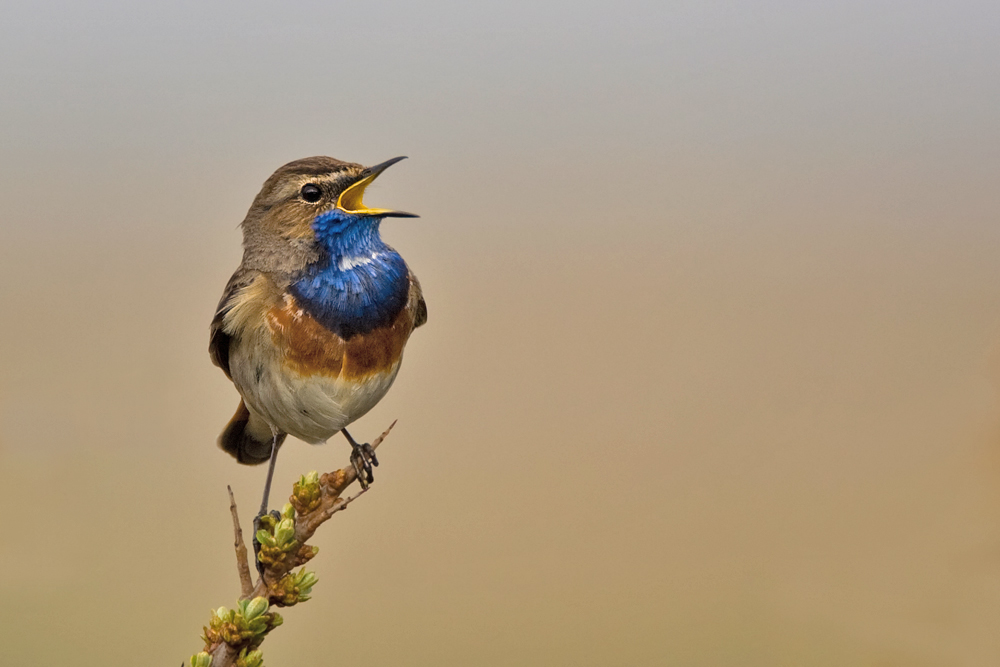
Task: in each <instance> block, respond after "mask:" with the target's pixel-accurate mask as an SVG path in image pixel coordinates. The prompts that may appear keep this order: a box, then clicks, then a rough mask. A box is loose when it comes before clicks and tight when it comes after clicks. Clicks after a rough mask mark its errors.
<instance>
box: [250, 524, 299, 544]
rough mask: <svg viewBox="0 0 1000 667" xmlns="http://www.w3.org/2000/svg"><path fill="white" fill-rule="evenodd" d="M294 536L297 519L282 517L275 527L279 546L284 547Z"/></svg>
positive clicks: (275, 536)
mask: <svg viewBox="0 0 1000 667" xmlns="http://www.w3.org/2000/svg"><path fill="white" fill-rule="evenodd" d="M293 537H295V521H294V520H293V519H282V520H281V521H280V522H279V523H278V526H277V528H275V529H274V541H275V542H276V543H277V544H278V546H280V547H283V546H285V545H286V544H288V543H289V542H291V541H292V538H293ZM258 541H259V538H258ZM268 546H270V545H268Z"/></svg>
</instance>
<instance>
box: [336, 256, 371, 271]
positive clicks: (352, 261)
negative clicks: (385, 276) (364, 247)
mask: <svg viewBox="0 0 1000 667" xmlns="http://www.w3.org/2000/svg"><path fill="white" fill-rule="evenodd" d="M376 258H378V253H373V254H371V255H362V256H360V257H341V258H340V259H339V260H337V268H338V269H340V270H341V271H350V270H351V269H353V268H354V267H356V266H364V265H365V264H371V263H372V262H374V261H375V259H376Z"/></svg>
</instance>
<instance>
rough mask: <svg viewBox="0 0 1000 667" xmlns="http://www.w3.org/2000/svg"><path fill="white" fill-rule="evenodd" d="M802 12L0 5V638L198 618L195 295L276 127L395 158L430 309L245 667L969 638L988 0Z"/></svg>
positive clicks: (210, 497)
mask: <svg viewBox="0 0 1000 667" xmlns="http://www.w3.org/2000/svg"><path fill="white" fill-rule="evenodd" d="M339 4H344V3H339ZM803 4H805V3H790V2H770V3H767V2H755V3H740V4H739V6H734V5H735V3H705V2H697V3H696V2H690V3H675V4H666V3H659V2H657V3H642V2H638V1H631V0H628V1H625V2H616V3H599V2H593V3H578V2H572V3H571V2H568V1H566V2H562V1H557V2H505V3H457V2H443V1H441V2H435V3H410V4H406V5H388V4H379V3H354V4H352V5H350V6H342V7H337V6H333V5H332V4H330V5H326V4H319V3H312V4H309V3H298V4H297V3H280V4H278V3H263V2H258V3H230V4H227V3H211V4H210V6H209V5H206V4H205V3H170V4H169V5H168V4H167V3H160V4H158V5H157V4H152V3H150V4H148V5H147V6H145V7H144V8H137V7H136V6H134V5H133V4H132V3H114V2H90V3H69V2H63V3H58V2H53V3H41V4H39V3H32V6H31V7H30V8H29V7H28V6H27V5H17V4H10V5H5V7H4V9H2V10H0V128H2V129H0V146H2V148H0V151H2V152H0V155H2V159H0V202H2V204H0V210H2V218H0V304H2V306H3V307H2V316H0V323H2V333H0V506H2V508H3V518H2V521H0V596H2V605H0V664H2V665H19V666H34V665H38V666H41V665H54V664H72V665H76V666H80V667H86V666H95V667H96V666H98V665H101V666H104V665H177V664H179V662H180V661H181V660H182V659H185V658H186V657H187V656H189V655H190V654H191V653H192V652H194V651H195V650H197V649H198V647H199V641H198V638H197V637H198V634H199V632H200V628H201V626H202V625H203V624H204V623H205V622H206V621H207V620H208V618H209V609H211V608H214V607H216V606H218V605H222V604H227V605H232V604H233V603H234V602H235V599H236V596H237V591H238V582H237V579H236V575H235V570H234V566H233V556H232V549H231V544H232V537H231V532H230V526H229V515H228V509H227V499H226V493H225V486H226V484H227V483H228V484H232V485H233V488H234V490H235V492H236V495H237V498H238V500H239V501H240V502H241V503H242V505H241V506H242V510H243V516H244V518H245V519H249V517H250V515H251V513H252V511H253V510H252V508H253V506H254V504H255V502H256V499H257V495H258V493H259V490H260V486H261V484H262V481H263V473H264V471H263V470H262V469H260V468H254V469H248V468H239V467H237V466H236V465H235V464H234V463H233V462H232V461H231V460H230V459H229V458H228V457H226V456H225V455H223V454H222V453H221V452H219V451H218V450H217V449H216V448H215V446H214V441H215V438H216V436H217V434H218V432H219V430H220V428H221V427H222V425H223V424H224V423H225V421H226V420H227V419H228V417H229V416H230V414H231V413H232V411H233V409H234V408H235V405H236V401H237V397H236V393H235V391H234V390H233V389H232V387H231V386H230V385H229V383H228V382H227V381H226V380H225V378H224V376H223V375H222V373H221V372H219V371H218V369H216V368H214V367H212V366H211V364H210V362H209V360H208V356H207V353H206V346H207V328H208V322H209V320H210V319H211V315H212V310H213V308H214V306H215V303H216V300H217V298H218V296H219V294H220V291H221V289H222V286H223V285H224V283H225V281H226V279H227V278H228V276H229V274H230V272H231V271H232V270H233V268H234V267H235V265H236V263H237V262H238V260H239V256H240V251H239V234H238V231H237V229H236V225H237V224H238V223H239V221H240V220H241V219H242V216H243V214H244V213H245V211H246V209H247V207H248V206H249V204H250V201H251V199H252V197H253V196H254V194H255V193H256V191H257V188H258V187H259V186H260V184H261V182H262V181H263V180H264V179H265V178H266V177H267V176H268V175H269V174H270V173H271V171H272V170H273V169H274V168H276V167H277V166H279V165H280V164H282V163H284V162H286V161H288V160H291V159H294V158H298V157H303V156H305V155H311V154H330V155H334V156H336V157H340V158H345V159H351V160H357V161H362V162H367V163H375V162H378V161H381V160H384V159H386V158H389V157H392V156H394V155H398V154H408V155H410V156H411V159H410V160H409V161H407V162H405V163H402V164H400V165H399V166H397V167H394V168H393V169H392V170H391V171H390V172H388V173H387V174H386V175H385V176H384V177H383V179H381V180H380V181H379V183H378V186H377V187H376V188H373V190H372V192H371V193H370V197H369V199H370V201H371V202H372V203H373V204H377V205H388V206H397V207H399V208H404V209H407V210H414V211H417V212H419V213H421V214H422V216H423V217H422V218H421V219H420V220H417V221H388V222H387V223H386V225H385V232H386V235H387V237H388V239H389V240H390V242H391V243H393V244H394V245H395V246H396V247H397V248H398V249H399V250H400V251H401V252H402V254H403V255H404V256H405V257H406V259H407V261H408V262H409V263H410V265H411V266H412V267H413V268H414V270H415V271H416V272H417V273H418V275H419V276H420V278H421V280H422V281H423V284H424V287H425V291H426V294H427V298H428V303H429V308H430V322H429V324H428V326H427V327H426V328H424V329H421V330H420V331H419V332H418V333H417V334H416V335H415V336H414V338H413V339H412V340H411V343H410V345H409V347H408V349H407V353H406V362H405V364H404V366H403V370H402V372H401V374H400V376H399V379H398V380H397V382H396V385H395V387H394V388H393V390H392V391H391V392H390V394H389V395H388V397H387V398H386V399H385V400H384V401H383V402H382V403H381V404H380V405H379V406H378V407H377V408H376V409H375V410H374V411H373V412H372V413H371V414H370V415H368V416H367V417H365V418H364V419H363V420H361V421H360V422H359V423H358V424H357V426H356V433H357V434H359V435H361V436H363V437H365V438H371V437H374V436H375V435H376V434H377V433H378V432H380V431H381V430H382V429H383V428H384V427H385V425H386V424H388V422H390V421H391V420H392V419H395V418H399V425H398V427H397V429H396V431H395V432H394V433H393V435H392V436H391V439H390V440H388V441H387V442H386V444H385V447H384V449H383V450H380V458H382V460H383V465H382V467H380V468H379V470H378V473H379V474H378V478H377V483H376V485H375V487H374V489H373V491H372V493H371V494H369V495H368V496H366V497H365V498H364V499H363V501H361V502H359V503H357V504H356V505H355V506H354V507H352V509H351V510H350V511H348V512H346V513H344V514H341V515H339V516H338V517H337V518H336V520H335V521H333V522H332V523H331V524H329V525H327V526H326V527H325V528H324V529H323V530H322V531H321V533H320V534H319V536H318V538H317V539H316V543H317V544H318V545H319V546H320V547H321V553H320V555H319V557H318V558H317V559H316V560H315V561H314V562H313V565H314V568H315V570H316V571H317V573H318V575H319V578H320V583H319V584H318V585H317V587H316V589H315V597H314V599H313V600H312V601H310V602H309V603H307V604H305V605H303V606H300V607H297V608H293V609H289V610H287V613H286V614H285V618H286V624H285V625H284V626H283V627H282V628H280V630H278V631H276V632H275V633H274V634H273V635H272V636H271V637H270V638H269V639H268V641H267V643H266V644H265V647H264V648H265V659H266V662H267V664H268V665H272V666H273V665H289V664H296V665H303V666H307V665H317V666H318V665H329V664H354V665H566V666H569V665H573V666H580V665H704V666H712V667H714V666H720V665H733V666H739V667H743V666H749V665H760V666H772V665H774V666H779V665H788V666H799V665H831V666H834V665H872V666H880V667H885V666H889V665H892V666H902V665H907V666H910V665H915V666H921V667H924V666H939V665H940V666H953V665H963V666H964V665H984V666H986V665H995V664H997V663H998V661H1000V428H998V425H1000V419H998V417H1000V414H998V404H997V391H998V388H1000V346H998V343H1000V317H998V314H1000V263H998V261H997V258H998V254H1000V228H998V225H997V210H998V204H1000V194H998V193H1000V190H998V187H997V184H998V182H1000V180H998V178H1000V125H998V120H997V119H998V118H1000V92H998V91H1000V87H998V86H997V81H998V75H1000V65H998V63H1000V46H998V44H1000V41H998V40H997V39H996V35H997V29H998V27H1000V11H998V10H997V8H996V5H995V4H994V3H948V4H949V6H948V7H944V6H943V5H944V4H945V3H923V2H916V3H871V2H863V3H862V2H857V3H850V2H838V3H808V7H804V6H802V5H803ZM346 455H347V448H346V446H345V445H343V443H341V442H336V443H331V444H330V445H328V446H326V447H322V448H311V447H308V446H306V445H303V444H301V443H298V442H290V443H289V444H288V445H287V446H286V447H285V448H284V450H283V453H282V457H281V459H280V461H279V468H278V474H277V488H278V489H279V492H278V493H276V494H275V496H274V497H275V500H276V501H278V500H279V499H280V498H281V496H282V495H283V494H284V493H287V489H288V487H289V485H290V483H291V482H292V480H293V479H294V478H295V477H296V476H297V475H298V474H299V473H301V472H305V471H308V470H311V469H317V468H319V469H321V470H323V469H331V468H334V467H337V466H339V465H342V464H343V463H344V462H345V461H346Z"/></svg>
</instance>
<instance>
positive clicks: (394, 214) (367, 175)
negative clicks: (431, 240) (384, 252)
mask: <svg viewBox="0 0 1000 667" xmlns="http://www.w3.org/2000/svg"><path fill="white" fill-rule="evenodd" d="M405 159H406V156H405V155H401V156H400V157H394V158H392V159H391V160H386V161H385V162H383V163H382V164H377V165H375V166H374V167H368V168H367V169H365V170H364V171H363V172H361V178H359V179H358V180H357V181H355V182H354V183H352V184H351V185H349V186H348V187H347V189H346V190H344V191H343V192H341V193H340V197H338V198H337V208H339V209H340V210H341V211H344V212H345V213H350V214H351V215H363V216H367V217H372V218H419V217H420V216H418V215H416V214H414V213H406V212H404V211H393V210H392V209H388V208H368V207H367V206H365V204H364V202H363V201H362V198H363V197H364V195H365V188H367V187H368V186H369V185H370V184H371V182H372V181H374V180H375V179H376V178H378V177H379V174H381V173H382V172H383V171H385V170H386V169H388V168H389V167H391V166H392V165H394V164H396V163H397V162H399V161H400V160H405Z"/></svg>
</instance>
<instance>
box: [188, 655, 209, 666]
mask: <svg viewBox="0 0 1000 667" xmlns="http://www.w3.org/2000/svg"><path fill="white" fill-rule="evenodd" d="M189 662H190V663H191V667H212V656H210V655H209V654H208V653H205V652H204V651H202V652H201V653H195V654H194V655H192V656H191V660H190V661H189Z"/></svg>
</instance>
